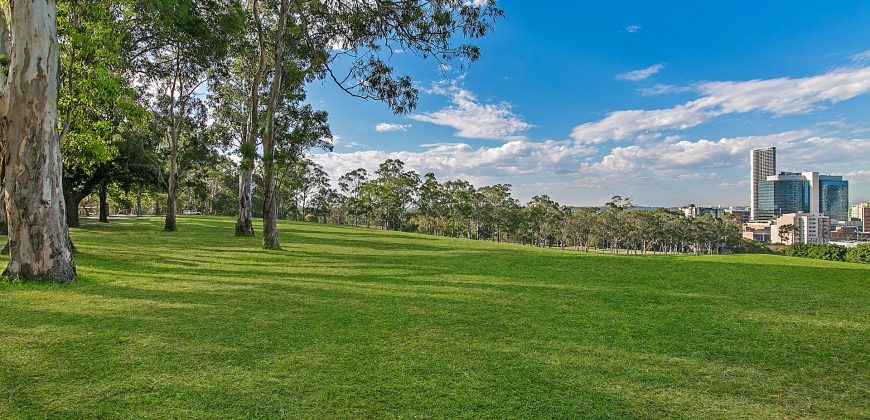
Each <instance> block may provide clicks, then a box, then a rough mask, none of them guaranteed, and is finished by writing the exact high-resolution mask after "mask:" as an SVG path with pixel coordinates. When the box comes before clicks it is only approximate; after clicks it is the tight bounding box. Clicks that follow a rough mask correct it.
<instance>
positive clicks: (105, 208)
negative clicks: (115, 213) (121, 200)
mask: <svg viewBox="0 0 870 420" xmlns="http://www.w3.org/2000/svg"><path fill="white" fill-rule="evenodd" d="M106 190H107V187H106V183H105V182H103V183H102V184H100V222H101V223H109V197H108V196H109V194H108V191H106ZM137 202H138V198H137ZM136 211H137V212H138V211H139V207H136Z"/></svg>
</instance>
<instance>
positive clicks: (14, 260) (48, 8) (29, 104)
mask: <svg viewBox="0 0 870 420" xmlns="http://www.w3.org/2000/svg"><path fill="white" fill-rule="evenodd" d="M9 7H10V11H11V17H12V19H11V29H12V51H11V54H10V55H9V60H8V62H9V73H8V80H3V79H5V77H3V78H0V89H2V93H0V118H2V119H3V120H5V121H4V123H5V124H4V127H2V137H3V140H4V141H5V143H6V150H5V160H6V177H5V179H4V180H3V181H4V183H5V186H6V194H7V195H6V208H7V213H8V216H9V220H8V221H9V265H8V266H7V267H6V271H4V273H3V274H4V275H5V276H8V277H16V278H22V279H46V280H54V281H59V282H68V281H72V280H74V279H75V277H76V267H75V257H74V253H73V252H74V251H73V246H72V241H71V240H70V237H69V229H68V228H67V224H66V217H65V212H66V211H65V207H64V200H63V183H62V173H61V171H62V169H61V159H60V141H59V139H58V132H57V112H58V110H57V95H58V86H57V84H58V44H57V16H56V13H57V7H56V5H55V2H54V0H12V1H11V2H10V3H9ZM2 20H4V21H5V17H4V18H2ZM0 23H3V25H2V26H3V28H4V29H3V30H2V31H0V35H2V36H0V37H2V41H0V44H2V45H0V54H2V55H3V56H6V51H5V50H6V30H5V27H6V25H5V22H0Z"/></svg>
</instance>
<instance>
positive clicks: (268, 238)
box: [260, 0, 289, 249]
mask: <svg viewBox="0 0 870 420" xmlns="http://www.w3.org/2000/svg"><path fill="white" fill-rule="evenodd" d="M288 9H289V1H288V0H281V10H280V12H279V16H278V25H277V26H276V28H275V50H274V59H275V69H274V70H275V71H274V77H273V78H272V85H271V86H270V90H269V104H268V106H267V111H266V130H265V133H264V134H263V176H264V177H265V179H264V181H265V184H266V188H265V190H264V191H263V248H266V249H281V244H280V242H279V241H278V197H277V195H278V189H277V185H276V183H275V160H274V157H273V153H274V151H275V150H274V149H275V143H274V136H275V110H276V109H277V106H278V97H279V96H280V95H281V75H282V72H283V69H284V26H285V22H286V19H287V14H288V12H289V10H288ZM260 47H261V48H264V46H263V45H262V44H261V45H260Z"/></svg>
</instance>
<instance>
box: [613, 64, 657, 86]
mask: <svg viewBox="0 0 870 420" xmlns="http://www.w3.org/2000/svg"><path fill="white" fill-rule="evenodd" d="M663 68H665V65H664V64H653V65H651V66H649V67H647V68H645V69H640V70H635V71H630V72H628V73H622V74H620V75H617V76H616V78H617V79H619V80H628V81H631V82H639V81H641V80H646V79H649V78H650V77H652V76H653V75H654V74H656V73H658V72H660V71H662V69H663Z"/></svg>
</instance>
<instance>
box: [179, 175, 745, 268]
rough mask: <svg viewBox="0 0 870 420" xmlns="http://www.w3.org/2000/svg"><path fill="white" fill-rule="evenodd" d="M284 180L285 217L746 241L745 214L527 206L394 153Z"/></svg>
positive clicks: (485, 235) (596, 243)
mask: <svg viewBox="0 0 870 420" xmlns="http://www.w3.org/2000/svg"><path fill="white" fill-rule="evenodd" d="M278 179H279V182H278V184H277V188H278V190H279V194H278V196H279V197H280V202H279V206H278V214H279V217H282V218H288V219H296V220H307V221H314V222H321V223H334V224H345V225H354V226H368V227H378V228H382V229H393V230H403V231H409V232H419V233H426V234H431V235H439V236H450V237H459V238H468V239H477V240H491V241H498V242H502V241H509V242H516V243H522V244H528V245H534V246H540V247H548V246H557V247H561V248H568V247H573V248H576V249H584V250H587V251H588V250H589V248H590V247H593V248H604V249H608V250H610V251H611V252H621V251H623V250H624V251H625V252H642V253H646V252H683V253H685V252H692V253H720V252H724V251H743V250H744V249H743V247H744V246H745V245H746V244H744V242H743V241H742V240H741V233H740V228H741V226H742V221H741V220H739V219H738V218H725V219H716V218H713V217H711V216H709V215H703V216H699V217H693V218H689V217H685V216H684V215H683V213H682V212H676V211H670V210H667V209H657V210H654V211H640V210H637V209H636V208H634V206H633V205H632V203H631V201H630V200H629V199H624V198H622V197H618V196H617V197H613V199H612V200H611V201H610V202H608V203H606V204H605V205H603V206H602V207H589V208H576V207H569V206H565V205H560V204H559V203H558V202H556V201H554V200H552V199H551V198H550V197H548V196H546V195H539V196H535V197H533V198H532V199H531V200H530V201H529V202H527V203H525V204H522V203H520V202H519V201H518V200H517V199H515V198H514V197H513V196H512V195H511V186H510V185H507V184H497V185H491V186H482V187H476V186H474V185H472V184H471V183H469V182H468V181H464V180H449V181H445V182H440V181H438V179H437V178H436V177H435V175H434V174H433V173H427V174H425V175H423V176H422V177H421V176H420V175H419V174H417V173H416V172H414V171H411V170H408V169H406V168H405V165H404V163H403V162H402V161H400V160H394V159H389V160H387V161H385V162H383V163H382V164H381V165H380V166H379V167H378V168H377V169H376V170H375V171H374V172H372V173H370V172H369V171H367V170H366V169H363V168H360V169H356V170H353V171H350V172H348V173H346V174H344V175H342V176H341V177H339V178H338V180H337V182H336V183H335V184H336V185H335V187H337V188H334V187H333V183H332V182H331V181H330V178H329V176H328V174H326V173H325V172H324V171H323V168H321V167H320V166H319V165H318V164H316V163H314V162H312V161H311V160H308V159H302V160H300V161H298V162H296V164H295V165H293V166H288V167H285V168H283V170H282V172H281V173H280V176H279V177H278ZM254 180H255V184H256V185H258V187H257V188H255V193H254V194H253V200H254V202H255V203H259V202H261V201H262V198H261V197H262V196H261V193H260V191H262V176H261V175H260V174H259V173H257V172H255V173H254ZM199 191H200V193H199V194H193V195H192V196H191V198H192V201H191V202H190V203H191V204H192V205H194V206H197V208H199V209H206V208H210V209H215V208H218V207H219V206H215V205H214V204H211V203H213V201H212V200H217V199H219V197H221V195H220V194H217V195H215V194H210V193H208V192H207V191H206V190H202V189H200V190H199ZM215 214H221V212H220V211H217V212H215ZM224 214H227V213H226V210H224Z"/></svg>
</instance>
